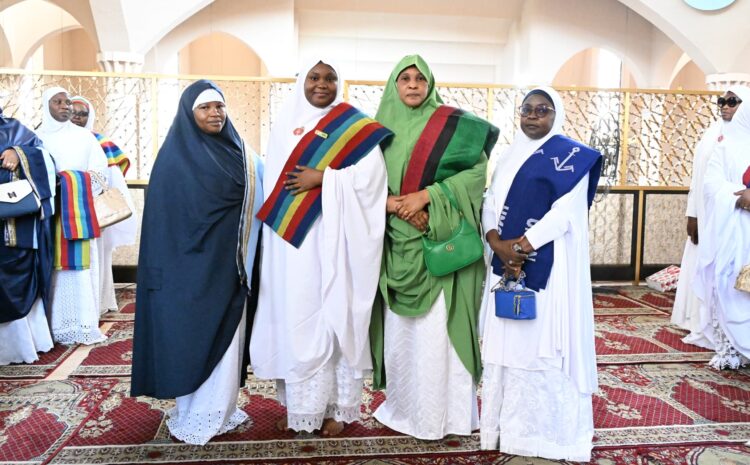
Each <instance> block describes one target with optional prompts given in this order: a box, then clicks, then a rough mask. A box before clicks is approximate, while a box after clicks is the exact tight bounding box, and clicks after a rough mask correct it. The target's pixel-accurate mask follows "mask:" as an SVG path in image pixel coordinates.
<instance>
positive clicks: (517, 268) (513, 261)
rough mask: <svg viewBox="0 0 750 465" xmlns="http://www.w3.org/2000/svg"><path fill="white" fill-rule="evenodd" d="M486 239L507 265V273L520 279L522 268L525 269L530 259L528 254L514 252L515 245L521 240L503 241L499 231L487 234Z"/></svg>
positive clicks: (495, 230)
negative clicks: (526, 262) (525, 263)
mask: <svg viewBox="0 0 750 465" xmlns="http://www.w3.org/2000/svg"><path fill="white" fill-rule="evenodd" d="M485 238H486V239H487V244H488V245H489V246H490V248H491V249H492V251H493V252H495V255H497V256H498V258H500V261H501V262H503V265H505V270H506V272H510V273H512V274H513V275H514V276H516V277H518V275H520V274H521V267H523V264H524V262H525V261H526V258H528V254H525V253H522V252H517V251H515V250H513V244H516V243H518V242H520V241H521V238H520V237H518V238H515V239H508V240H502V239H500V234H498V232H497V229H493V230H491V231H489V232H487V234H486V235H485Z"/></svg>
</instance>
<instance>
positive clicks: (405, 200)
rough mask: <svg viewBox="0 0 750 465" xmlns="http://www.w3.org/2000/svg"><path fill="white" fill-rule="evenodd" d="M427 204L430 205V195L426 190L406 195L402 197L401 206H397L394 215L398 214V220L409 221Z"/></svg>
mask: <svg viewBox="0 0 750 465" xmlns="http://www.w3.org/2000/svg"><path fill="white" fill-rule="evenodd" d="M428 203H430V194H429V193H428V192H427V190H426V189H422V190H421V191H418V192H412V193H411V194H406V195H404V196H402V200H401V204H400V205H399V206H398V208H397V210H396V214H398V217H399V218H401V219H403V220H405V221H409V220H411V219H412V217H413V216H414V215H416V214H417V213H418V212H421V211H422V210H424V208H425V207H426V206H427V204H428Z"/></svg>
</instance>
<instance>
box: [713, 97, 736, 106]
mask: <svg viewBox="0 0 750 465" xmlns="http://www.w3.org/2000/svg"><path fill="white" fill-rule="evenodd" d="M740 103H742V100H740V99H738V98H737V97H729V98H724V97H719V98H718V99H716V104H717V105H719V107H723V106H724V105H726V106H728V107H729V108H734V107H736V106H737V105H739V104H740Z"/></svg>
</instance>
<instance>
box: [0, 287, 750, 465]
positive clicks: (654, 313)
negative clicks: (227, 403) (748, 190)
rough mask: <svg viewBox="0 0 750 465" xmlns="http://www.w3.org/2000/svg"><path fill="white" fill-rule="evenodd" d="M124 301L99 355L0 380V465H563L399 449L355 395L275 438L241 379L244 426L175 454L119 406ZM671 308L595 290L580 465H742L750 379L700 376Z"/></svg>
mask: <svg viewBox="0 0 750 465" xmlns="http://www.w3.org/2000/svg"><path fill="white" fill-rule="evenodd" d="M134 291H135V290H134V288H132V287H128V288H124V289H120V290H118V299H119V302H120V305H121V308H120V310H119V311H118V312H110V313H107V314H106V315H104V316H103V318H102V321H103V325H104V327H105V328H106V330H107V335H108V337H109V338H108V339H107V341H105V342H102V343H100V344H97V345H96V346H94V347H93V348H88V347H87V348H65V347H64V346H58V347H56V348H55V349H54V350H53V351H52V352H50V353H49V354H44V356H43V358H42V360H40V361H39V362H37V363H35V364H31V365H11V366H6V367H0V464H6V463H14V464H15V463H19V464H20V463H24V464H27V465H29V464H47V463H50V464H86V463H92V464H93V463H97V464H101V463H107V464H140V463H144V464H145V463H153V464H160V465H167V464H177V463H212V464H225V463H226V464H237V465H239V464H258V463H298V464H308V463H309V464H320V465H322V464H336V465H343V464H361V465H381V464H382V465H401V464H403V465H407V464H470V463H471V464H512V465H515V464H529V463H532V464H552V463H567V462H559V461H557V462H552V461H547V460H542V459H536V458H526V457H513V456H507V455H504V454H499V453H496V452H481V451H478V448H479V437H478V434H477V433H475V434H473V435H472V436H468V437H448V438H445V439H443V440H440V441H421V440H417V439H413V438H411V437H406V436H403V435H401V434H399V433H396V432H394V431H392V430H389V429H388V428H385V427H384V426H383V425H381V424H380V423H378V422H377V421H376V420H375V419H374V418H372V412H373V411H374V409H376V408H377V406H378V405H379V404H380V403H381V402H382V401H383V399H384V395H383V394H382V393H381V392H374V391H371V390H370V389H369V388H367V387H366V389H365V391H364V393H363V407H362V412H361V420H360V421H359V422H356V423H353V424H350V425H347V426H346V428H345V429H344V431H343V432H342V434H341V435H340V436H338V437H336V438H333V439H326V440H323V439H320V438H319V437H318V436H316V435H311V434H295V433H293V432H283V433H282V432H278V431H277V430H276V428H275V426H274V423H275V421H276V420H277V419H278V418H279V416H281V415H282V414H283V412H284V410H283V408H282V407H280V406H279V404H278V403H277V402H276V400H275V388H274V385H273V383H271V382H267V381H263V380H257V379H255V378H252V377H251V378H250V379H249V381H248V386H247V388H246V389H243V390H242V391H241V393H240V401H239V402H240V407H241V408H243V409H244V410H245V412H247V414H248V415H249V417H250V418H249V420H248V421H246V422H245V423H244V424H243V425H241V426H240V427H239V428H237V429H236V430H234V431H232V432H230V433H227V434H225V435H222V436H220V437H217V438H215V439H214V440H212V441H211V442H210V443H209V444H208V445H206V446H204V447H194V446H188V445H185V444H183V443H179V442H176V441H175V440H174V439H172V438H171V437H170V435H169V433H168V431H167V429H166V425H165V423H164V420H165V418H164V416H165V412H166V411H167V410H168V409H169V408H171V407H172V406H173V405H174V403H173V401H162V400H155V399H150V398H146V397H139V398H132V397H129V395H128V393H129V388H130V384H129V379H128V376H129V372H130V357H131V356H132V334H133V322H132V321H131V320H132V319H133V316H134V298H135V292H134ZM672 298H673V296H671V295H668V294H660V293H655V292H653V291H651V290H650V289H645V288H636V287H623V288H619V287H617V288H595V298H594V302H595V313H596V317H595V319H596V348H597V357H598V361H599V381H600V391H599V392H598V394H597V395H596V396H595V397H594V418H595V427H596V437H595V449H594V454H593V459H592V461H591V463H592V464H598V465H641V464H643V465H646V464H650V465H657V464H664V465H666V464H684V463H689V464H701V465H703V464H749V463H750V448H748V447H746V446H744V445H743V444H744V442H745V441H747V440H748V439H750V370H740V371H722V372H719V371H716V370H712V369H710V368H708V367H707V366H706V364H705V361H706V360H708V359H709V358H710V356H709V355H710V354H708V353H707V352H705V351H703V350H702V349H700V348H697V347H694V346H688V345H685V344H683V343H682V342H681V341H680V338H681V337H682V336H683V335H684V334H685V332H684V331H682V330H680V329H678V328H675V327H673V326H671V325H669V313H668V312H669V307H668V302H670V301H671V300H672ZM74 350H75V353H74V354H73V355H71V352H73V351H74ZM79 351H80V355H78V354H79ZM66 359H67V360H66ZM61 374H62V375H64V377H63V379H55V378H56V377H59V376H61ZM10 378H18V379H10Z"/></svg>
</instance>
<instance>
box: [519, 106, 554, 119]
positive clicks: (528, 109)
mask: <svg viewBox="0 0 750 465" xmlns="http://www.w3.org/2000/svg"><path fill="white" fill-rule="evenodd" d="M551 111H555V109H554V108H552V107H549V106H547V105H537V106H535V107H532V106H531V105H521V106H520V107H518V114H519V115H521V116H523V117H524V118H525V117H527V116H529V115H531V114H532V113H534V115H536V117H537V118H544V117H545V116H547V113H549V112H551Z"/></svg>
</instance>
